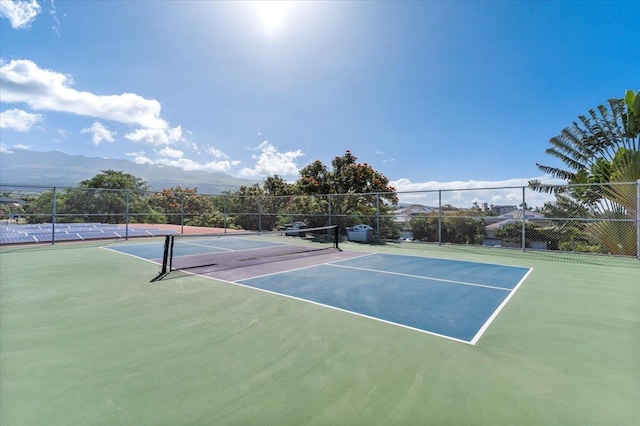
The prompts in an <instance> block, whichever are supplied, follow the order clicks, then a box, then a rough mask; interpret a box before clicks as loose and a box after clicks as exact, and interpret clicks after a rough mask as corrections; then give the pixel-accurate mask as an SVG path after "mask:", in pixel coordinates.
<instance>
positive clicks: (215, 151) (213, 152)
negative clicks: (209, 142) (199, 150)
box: [206, 146, 229, 159]
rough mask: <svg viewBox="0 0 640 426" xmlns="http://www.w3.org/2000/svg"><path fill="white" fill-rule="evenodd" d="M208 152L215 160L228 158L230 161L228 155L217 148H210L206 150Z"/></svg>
mask: <svg viewBox="0 0 640 426" xmlns="http://www.w3.org/2000/svg"><path fill="white" fill-rule="evenodd" d="M206 151H207V152H208V153H209V154H210V155H211V156H212V157H213V158H226V159H228V158H229V156H228V155H227V154H225V153H224V152H222V151H220V150H219V149H217V148H214V147H212V146H208V147H207V148H206Z"/></svg>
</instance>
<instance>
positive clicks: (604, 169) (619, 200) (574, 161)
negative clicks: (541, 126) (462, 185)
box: [529, 91, 640, 255]
mask: <svg viewBox="0 0 640 426" xmlns="http://www.w3.org/2000/svg"><path fill="white" fill-rule="evenodd" d="M596 110H597V112H596ZM596 110H590V111H589V113H588V115H586V116H585V115H581V116H579V117H578V121H576V122H574V123H573V125H572V126H570V127H567V128H565V129H564V130H563V131H562V132H561V133H560V135H558V136H556V137H554V138H551V140H550V144H551V147H550V148H548V149H547V150H546V153H547V154H548V155H550V156H552V157H554V158H556V159H557V160H560V162H561V163H563V164H564V166H565V167H564V168H560V167H553V166H545V165H541V164H537V166H538V168H539V169H540V170H541V171H543V172H545V173H548V174H550V175H552V176H554V177H556V178H560V179H564V180H566V181H567V183H569V184H590V185H589V186H575V185H574V186H568V187H564V186H563V187H558V186H550V185H543V184H541V183H540V182H538V181H531V182H529V184H530V186H531V187H532V188H533V189H536V190H538V191H542V192H547V193H549V192H553V193H555V194H556V197H557V204H558V206H567V205H571V204H579V205H582V206H584V207H585V208H586V209H587V211H588V212H589V214H588V216H585V217H605V218H606V217H610V218H612V217H623V218H626V219H630V221H633V220H635V219H636V206H635V205H636V199H635V195H634V191H635V186H632V185H627V184H625V182H635V181H637V180H638V179H640V154H639V153H638V151H639V150H638V148H639V145H640V144H639V141H640V136H639V131H640V128H639V126H638V123H640V118H639V117H638V114H639V112H640V92H639V93H638V94H634V93H633V91H627V93H626V95H625V98H624V99H611V100H609V102H608V106H603V105H600V106H599V107H598V108H596ZM570 201H574V202H575V203H571V202H570ZM566 213H567V214H570V212H566ZM633 231H634V229H633V225H632V224H630V223H627V222H624V221H611V220H610V221H601V222H598V224H596V225H593V226H589V227H585V232H587V233H588V235H589V237H590V238H593V239H596V240H598V241H599V243H600V244H601V245H602V246H603V247H605V248H606V249H607V250H608V251H609V252H611V253H615V254H627V255H634V254H637V249H636V244H635V240H634V238H631V234H632V233H633ZM636 232H637V230H636ZM616 235H617V236H621V237H623V238H622V239H617V238H613V237H612V236H616Z"/></svg>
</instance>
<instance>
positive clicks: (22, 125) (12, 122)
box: [0, 108, 42, 132]
mask: <svg viewBox="0 0 640 426" xmlns="http://www.w3.org/2000/svg"><path fill="white" fill-rule="evenodd" d="M40 121H42V115H40V114H31V113H29V112H26V111H23V110H21V109H16V108H14V109H8V110H6V111H3V112H2V113H0V128H3V129H11V130H15V131H17V132H28V131H29V130H31V127H33V125H34V124H36V123H38V122H40Z"/></svg>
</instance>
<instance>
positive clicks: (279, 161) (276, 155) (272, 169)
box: [238, 141, 304, 178]
mask: <svg viewBox="0 0 640 426" xmlns="http://www.w3.org/2000/svg"><path fill="white" fill-rule="evenodd" d="M256 149H257V150H260V151H261V153H260V155H253V156H252V158H253V159H254V160H256V164H255V167H254V168H252V169H251V168H248V167H245V168H243V169H241V170H240V172H239V173H238V175H239V176H240V177H247V178H255V177H264V176H273V175H279V176H293V175H297V174H298V166H297V165H296V163H295V159H296V158H298V157H302V156H303V155H304V153H303V152H302V150H300V149H297V150H295V151H287V152H278V148H276V147H275V146H273V145H271V144H270V143H269V142H268V141H264V142H262V143H261V144H260V145H259V146H258V147H257V148H256Z"/></svg>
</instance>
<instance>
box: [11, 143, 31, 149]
mask: <svg viewBox="0 0 640 426" xmlns="http://www.w3.org/2000/svg"><path fill="white" fill-rule="evenodd" d="M13 147H14V148H16V149H31V147H30V146H29V145H23V144H21V143H19V144H15V145H14V146H13Z"/></svg>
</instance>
